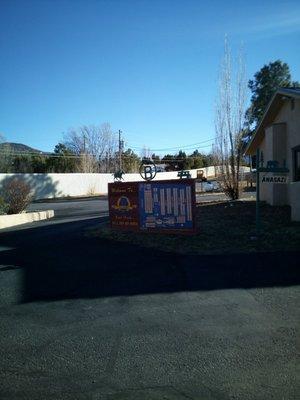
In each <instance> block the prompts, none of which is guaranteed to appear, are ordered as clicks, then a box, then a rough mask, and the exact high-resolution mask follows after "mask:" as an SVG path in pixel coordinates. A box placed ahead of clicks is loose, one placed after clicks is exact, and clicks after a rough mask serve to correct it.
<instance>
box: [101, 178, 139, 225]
mask: <svg viewBox="0 0 300 400" xmlns="http://www.w3.org/2000/svg"><path fill="white" fill-rule="evenodd" d="M108 202H109V216H110V224H111V227H112V228H116V229H124V230H138V229H139V207H138V203H139V191H138V183H137V182H128V183H123V182H115V183H109V184H108Z"/></svg>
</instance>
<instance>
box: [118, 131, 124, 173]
mask: <svg viewBox="0 0 300 400" xmlns="http://www.w3.org/2000/svg"><path fill="white" fill-rule="evenodd" d="M121 133H122V131H121V130H120V129H119V171H121V170H122V151H123V141H122V140H121Z"/></svg>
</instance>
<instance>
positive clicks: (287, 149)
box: [246, 88, 300, 221]
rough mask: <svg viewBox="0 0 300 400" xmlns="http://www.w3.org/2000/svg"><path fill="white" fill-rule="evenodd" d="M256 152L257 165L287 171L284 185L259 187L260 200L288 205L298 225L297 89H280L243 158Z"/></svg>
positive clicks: (299, 107) (299, 114) (299, 121)
mask: <svg viewBox="0 0 300 400" xmlns="http://www.w3.org/2000/svg"><path fill="white" fill-rule="evenodd" d="M257 149H259V150H260V160H257V161H258V162H259V165H262V164H263V166H266V165H267V162H268V161H273V160H274V161H278V163H279V166H283V165H285V166H286V167H287V168H289V173H288V174H287V177H288V183H287V184H281V183H261V185H260V189H261V190H260V193H261V196H260V198H261V200H264V201H266V202H267V203H269V204H271V205H290V206H291V210H292V220H294V221H300V88H293V89H292V88H291V89H288V88H282V89H279V90H278V91H277V92H276V93H275V94H274V96H273V98H272V100H271V101H270V103H269V105H268V107H267V109H266V111H265V113H264V116H263V118H262V120H261V122H260V124H259V126H258V127H257V129H256V132H255V134H254V136H253V138H252V140H251V142H250V143H249V145H248V147H247V149H246V154H247V155H251V156H254V155H255V154H256V150H257ZM257 161H256V162H257ZM269 175H270V176H272V174H269Z"/></svg>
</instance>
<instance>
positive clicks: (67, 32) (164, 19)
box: [0, 0, 300, 151]
mask: <svg viewBox="0 0 300 400" xmlns="http://www.w3.org/2000/svg"><path fill="white" fill-rule="evenodd" d="M225 34H228V37H229V41H230V45H231V48H232V51H233V53H234V52H237V50H238V48H239V45H240V43H241V42H243V44H244V52H245V57H246V77H247V79H250V78H252V76H253V74H254V73H255V72H256V71H257V70H259V69H260V68H261V67H262V66H263V65H264V64H265V63H269V62H270V61H274V60H276V59H278V58H279V59H281V60H283V61H285V62H287V63H288V64H289V66H290V68H291V72H292V77H293V79H294V80H300V2H299V1H290V2H289V1H282V0H270V1H269V0H259V1H258V0H252V1H232V0H226V1H224V0H223V1H222V0H220V1H214V0H209V1H207V2H205V1H200V0H106V1H105V0H98V1H93V0H72V1H69V0H51V1H49V0H48V1H47V0H39V1H33V0H26V1H25V0H20V1H14V0H0V132H1V133H2V134H3V135H4V136H5V137H6V140H7V141H11V142H21V143H24V144H28V145H30V146H32V147H35V148H38V149H41V150H45V151H51V150H53V148H54V146H55V144H57V143H58V142H59V141H61V140H62V133H63V132H66V131H67V130H68V129H69V128H71V127H77V126H79V125H81V124H100V123H102V122H109V123H110V124H111V125H112V128H113V129H114V130H115V131H117V130H118V129H121V130H122V131H123V135H124V137H125V140H126V143H127V146H128V147H133V146H134V147H137V148H139V147H143V145H146V146H147V147H150V149H158V148H168V147H176V146H186V145H189V144H191V143H196V142H201V141H205V140H207V139H210V138H212V137H213V136H214V123H213V120H214V112H213V111H214V102H215V99H216V96H217V85H216V82H217V77H218V70H219V64H220V60H221V57H222V53H223V44H224V35H225ZM208 144H210V142H208ZM205 145H207V143H206V144H203V145H202V146H205ZM200 150H201V149H200ZM202 150H209V148H203V149H202Z"/></svg>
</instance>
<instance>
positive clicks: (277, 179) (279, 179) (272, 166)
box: [256, 148, 289, 236]
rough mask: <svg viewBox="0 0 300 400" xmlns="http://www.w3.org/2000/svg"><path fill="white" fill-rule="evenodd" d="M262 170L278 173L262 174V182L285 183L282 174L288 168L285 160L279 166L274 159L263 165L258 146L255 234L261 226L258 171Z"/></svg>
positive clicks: (286, 179) (258, 232) (285, 177)
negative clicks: (281, 165)
mask: <svg viewBox="0 0 300 400" xmlns="http://www.w3.org/2000/svg"><path fill="white" fill-rule="evenodd" d="M260 162H261V164H262V165H261V166H260ZM261 172H264V173H266V174H268V173H272V174H280V175H275V176H274V175H273V176H267V175H264V176H263V179H262V183H276V184H278V183H280V184H286V183H287V181H288V178H287V176H284V175H282V174H286V173H288V172H289V169H288V168H286V166H285V161H284V162H283V167H279V162H278V161H275V160H270V161H268V162H267V166H266V167H264V166H263V161H260V150H259V148H258V149H257V150H256V234H257V236H259V234H260V228H261V223H260V222H261V221H260V209H259V203H260V173H261Z"/></svg>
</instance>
